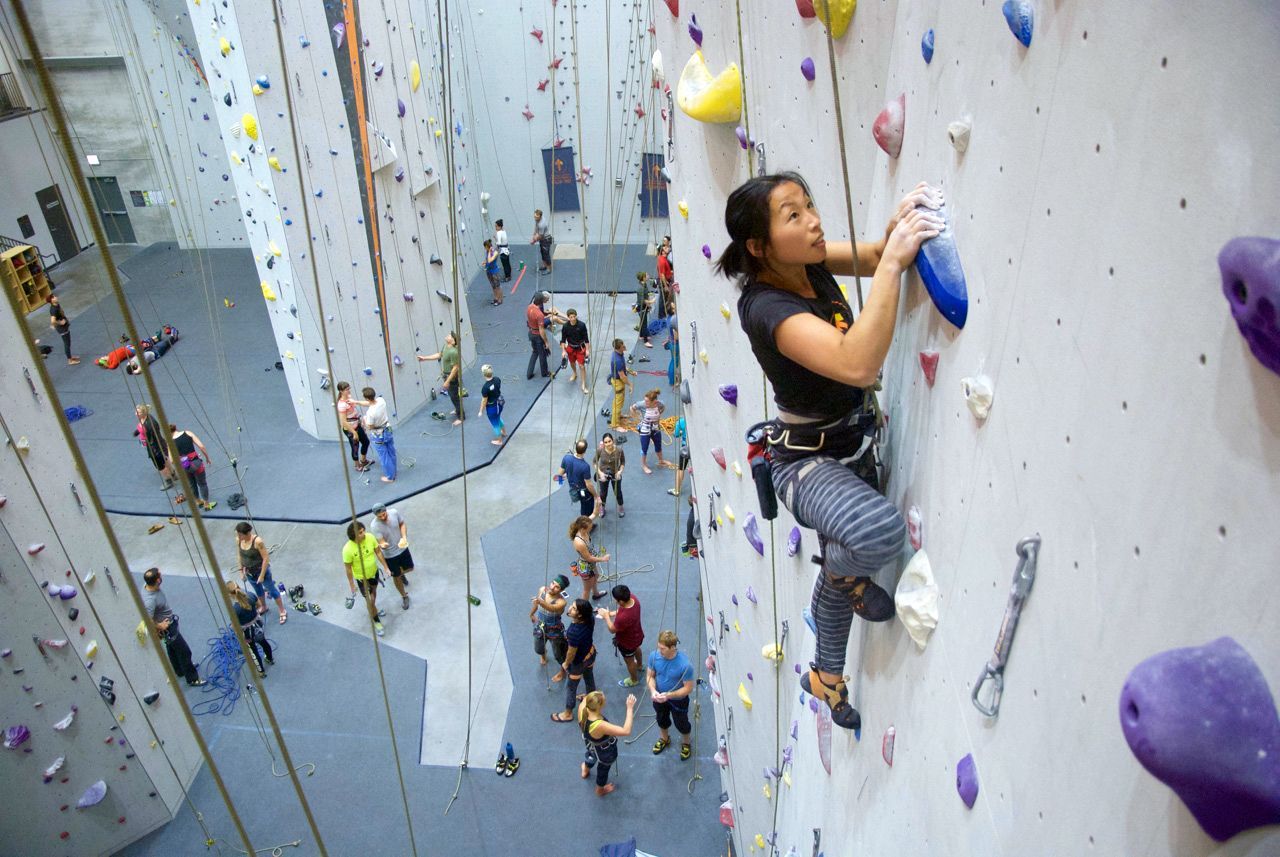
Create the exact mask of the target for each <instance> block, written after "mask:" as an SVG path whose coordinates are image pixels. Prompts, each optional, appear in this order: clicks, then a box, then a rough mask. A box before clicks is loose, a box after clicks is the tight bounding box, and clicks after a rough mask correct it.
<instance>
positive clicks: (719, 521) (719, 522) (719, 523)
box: [716, 515, 724, 527]
mask: <svg viewBox="0 0 1280 857" xmlns="http://www.w3.org/2000/svg"><path fill="white" fill-rule="evenodd" d="M716 526H717V527H723V526H724V518H722V517H720V516H719V515H716Z"/></svg>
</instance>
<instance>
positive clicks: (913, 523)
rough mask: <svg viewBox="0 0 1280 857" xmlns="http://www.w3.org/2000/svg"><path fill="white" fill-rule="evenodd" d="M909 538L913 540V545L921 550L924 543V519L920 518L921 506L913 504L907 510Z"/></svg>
mask: <svg viewBox="0 0 1280 857" xmlns="http://www.w3.org/2000/svg"><path fill="white" fill-rule="evenodd" d="M907 538H908V539H910V540H911V547H913V548H915V549H916V550H920V546H921V545H922V544H924V521H923V520H921V518H920V507H919V506H912V507H911V508H910V509H909V510H907Z"/></svg>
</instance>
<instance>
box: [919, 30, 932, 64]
mask: <svg viewBox="0 0 1280 857" xmlns="http://www.w3.org/2000/svg"><path fill="white" fill-rule="evenodd" d="M920 53H922V54H924V62H925V65H928V64H929V63H931V62H933V28H932V27H930V28H929V29H928V30H926V31H925V34H924V38H923V39H921V40H920Z"/></svg>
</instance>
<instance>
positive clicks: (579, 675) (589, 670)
mask: <svg viewBox="0 0 1280 857" xmlns="http://www.w3.org/2000/svg"><path fill="white" fill-rule="evenodd" d="M569 618H570V619H571V620H572V622H570V624H569V628H568V630H566V631H565V640H566V641H567V643H568V648H567V650H566V652H565V656H564V661H563V662H561V664H560V666H561V667H562V668H563V669H564V671H565V674H566V675H567V676H569V681H568V682H566V683H565V687H564V710H563V711H561V712H559V713H553V714H552V715H551V719H552V720H553V721H555V722H556V723H572V722H573V704H574V703H575V702H577V700H578V682H579V681H582V680H583V679H584V678H585V679H586V685H587V693H590V692H591V691H593V690H595V689H596V674H595V664H596V647H595V644H594V642H593V641H592V637H593V636H594V634H595V627H596V617H595V614H594V613H592V612H591V602H590V601H587V600H585V599H583V598H579V599H578V600H577V601H574V602H573V604H571V605H570V606H569Z"/></svg>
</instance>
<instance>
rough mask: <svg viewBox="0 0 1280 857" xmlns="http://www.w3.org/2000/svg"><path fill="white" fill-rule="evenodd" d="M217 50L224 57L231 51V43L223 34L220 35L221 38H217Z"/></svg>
mask: <svg viewBox="0 0 1280 857" xmlns="http://www.w3.org/2000/svg"><path fill="white" fill-rule="evenodd" d="M218 51H219V52H220V53H221V54H222V55H223V56H224V57H225V56H226V55H227V54H229V53H231V43H230V42H228V41H227V39H226V37H225V36H223V37H221V38H219V39H218Z"/></svg>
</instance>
